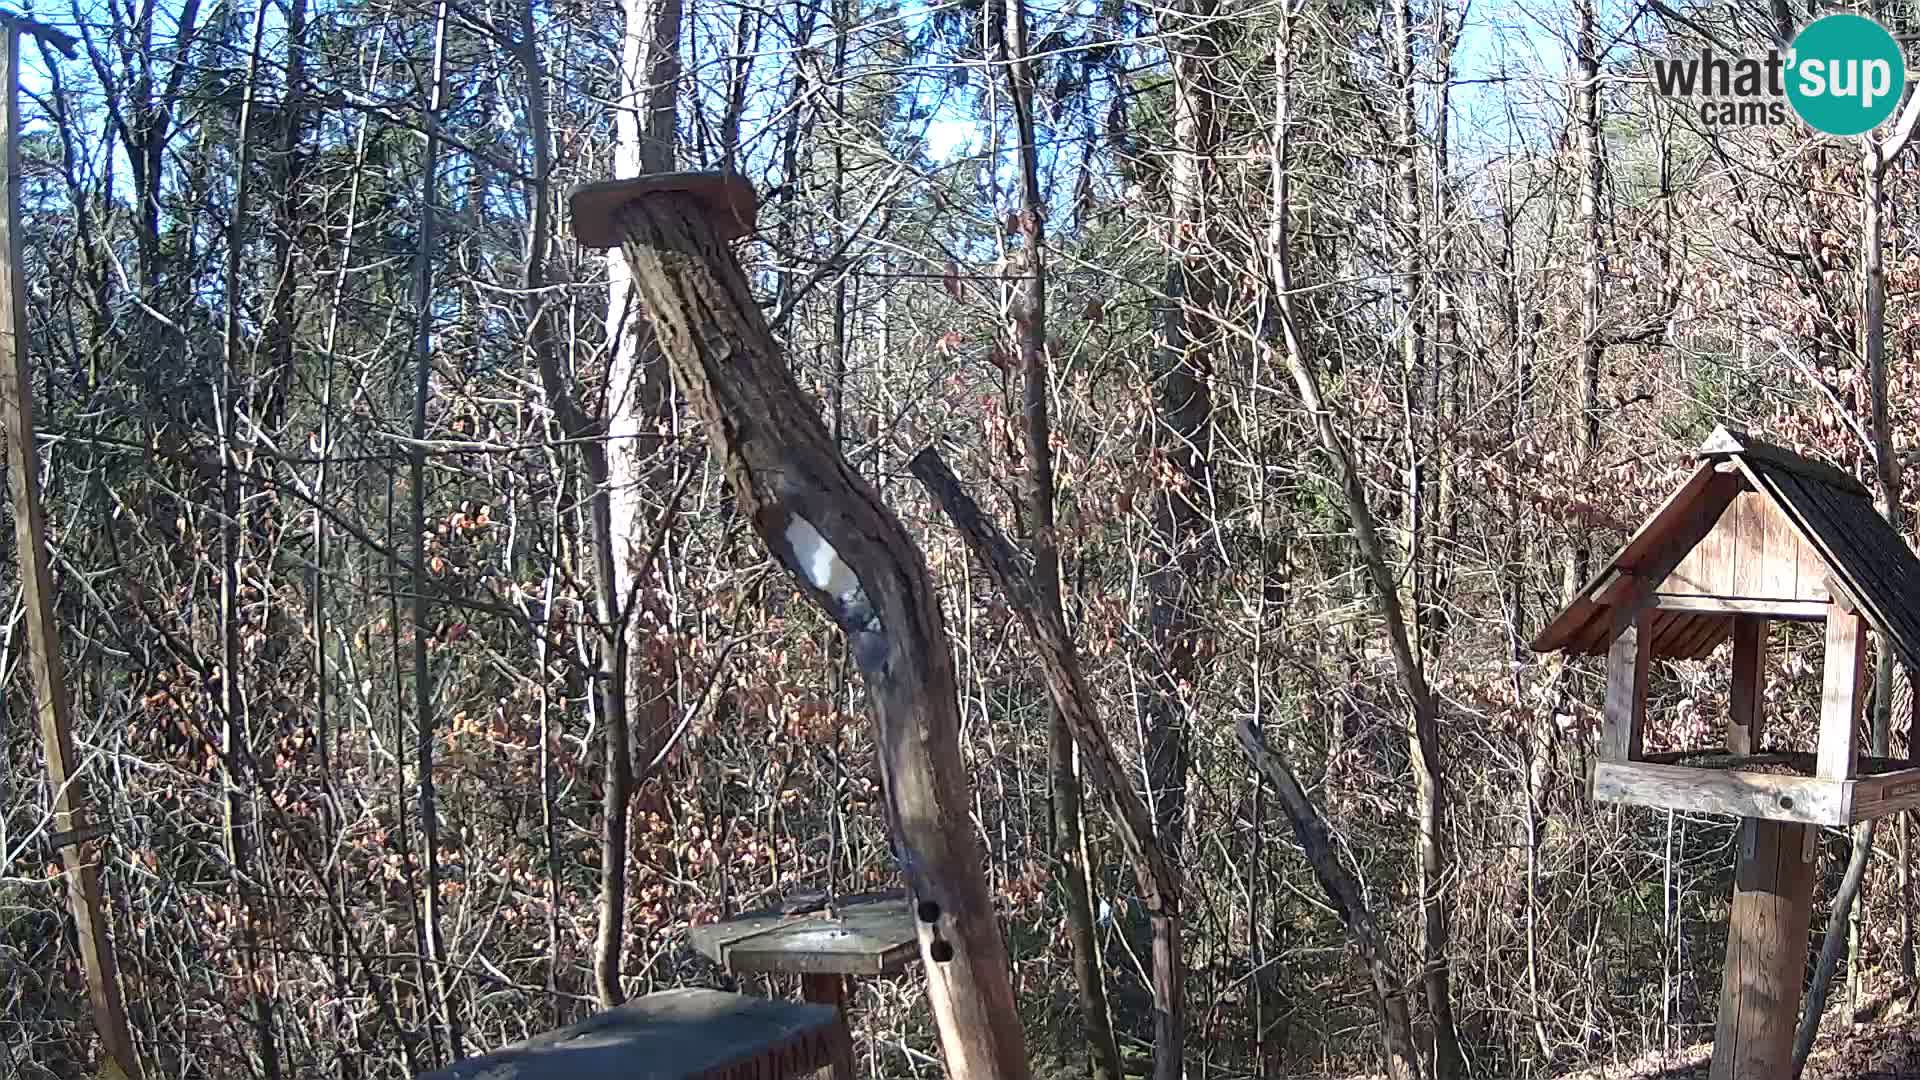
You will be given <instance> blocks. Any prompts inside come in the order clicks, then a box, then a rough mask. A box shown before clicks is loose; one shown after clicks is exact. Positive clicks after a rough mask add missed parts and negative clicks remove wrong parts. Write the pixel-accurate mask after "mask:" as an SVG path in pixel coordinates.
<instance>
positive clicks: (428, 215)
mask: <svg viewBox="0 0 1920 1080" xmlns="http://www.w3.org/2000/svg"><path fill="white" fill-rule="evenodd" d="M446 40H447V0H441V2H440V3H439V4H438V5H437V6H436V8H435V11H434V21H433V71H432V74H431V76H430V78H431V80H432V85H431V86H430V88H429V91H428V99H427V112H426V118H425V125H426V129H427V145H426V151H425V163H424V166H423V175H422V177H421V180H420V196H421V197H420V240H419V248H418V250H416V251H415V252H414V264H413V302H414V320H415V322H414V336H413V363H414V367H413V443H412V445H411V447H410V450H409V454H408V457H409V461H408V466H409V476H408V484H407V488H408V494H409V496H410V509H411V526H410V531H411V532H412V540H413V586H412V588H413V598H412V603H411V607H412V612H411V614H412V623H413V644H412V655H413V724H414V743H415V756H416V768H417V769H418V773H419V779H418V782H417V796H416V797H417V798H418V800H419V807H420V849H421V850H420V861H421V869H422V870H423V872H424V875H425V878H426V882H425V884H426V889H425V893H426V896H425V898H424V907H425V909H426V912H425V922H426V936H427V960H428V963H429V964H430V965H431V968H432V981H431V983H430V984H429V988H428V989H429V991H430V993H431V995H432V997H433V998H435V999H437V1000H438V1001H439V1005H440V1010H441V1012H442V1015H443V1016H444V1018H445V1020H446V1024H447V1054H448V1058H447V1060H449V1061H458V1060H460V1059H461V1058H462V1057H464V1056H465V1051H464V1048H463V1045H462V1044H463V1042H464V1040H463V1039H462V1037H461V1030H460V1028H461V1025H460V1018H459V1010H458V1009H456V1008H455V1007H454V1003H453V999H452V996H451V990H450V986H449V981H448V975H447V944H446V940H445V939H444V938H443V937H442V936H441V933H440V903H441V899H440V809H439V805H438V797H437V795H436V793H435V791H434V786H433V737H434V736H433V716H434V707H433V702H434V691H433V669H432V666H431V665H430V664H429V663H428V660H427V639H428V638H430V637H431V636H432V635H433V606H432V604H431V602H430V593H431V589H432V586H431V585H429V584H428V582H427V579H426V574H427V552H426V535H427V530H428V528H429V526H428V524H427V449H426V438H427V401H428V399H429V398H430V397H431V395H432V392H433V389H432V386H433V244H434V227H435V224H436V222H435V216H436V215H435V213H434V204H435V202H436V201H437V200H438V199H439V197H440V191H439V187H440V185H439V179H440V110H441V109H442V108H443V107H444V97H445V94H446V65H447V59H446Z"/></svg>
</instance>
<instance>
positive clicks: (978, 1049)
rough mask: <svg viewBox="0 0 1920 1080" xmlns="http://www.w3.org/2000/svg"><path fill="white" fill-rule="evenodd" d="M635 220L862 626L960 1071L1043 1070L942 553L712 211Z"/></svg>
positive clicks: (802, 556)
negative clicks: (977, 764)
mask: <svg viewBox="0 0 1920 1080" xmlns="http://www.w3.org/2000/svg"><path fill="white" fill-rule="evenodd" d="M620 224H621V227H622V230H623V235H624V236H625V242H624V244H623V250H624V252H625V255H626V259H627V262H628V264H629V266H630V267H631V269H632V271H633V278H634V281H635V283H636V285H637V287H638V289H639V292H640V295H641V297H642V299H643V300H644V302H645V303H644V308H645V311H646V314H647V318H648V319H649V320H650V321H651V323H652V324H653V327H654V330H655V332H656V335H657V339H658V341H659V343H660V345H661V348H662V350H663V351H664V352H665V354H666V357H667V360H668V363H669V364H670V365H671V368H672V371H673V375H674V379H675V382H676V384H677V385H678V387H679V389H680V391H681V393H682V394H684V395H685V397H686V398H687V400H688V401H689V403H690V404H691V405H692V406H693V409H694V412H695V413H696V414H697V415H698V416H699V418H700V420H701V421H702V425H703V427H704V428H705V429H706V431H707V436H708V439H709V441H710V446H711V448H712V451H713V454H714V456H715V457H716V458H717V459H718V460H719V463H720V465H721V467H722V469H723V471H724V472H725V474H726V476H727V479H728V481H729V483H730V485H731V486H732V489H733V492H734V496H735V499H736V500H737V505H738V508H739V512H740V514H741V515H742V516H743V517H744V518H745V519H746V520H747V521H748V522H750V523H751V524H752V527H753V528H754V530H755V532H756V533H757V534H758V535H759V536H760V538H761V540H762V541H763V542H764V543H765V544H766V546H767V549H768V551H769V552H770V553H771V554H773V555H774V557H775V558H777V559H779V560H780V561H781V563H782V564H783V565H785V566H786V568H787V569H788V571H789V572H790V573H792V574H793V576H794V578H795V580H796V582H797V583H798V584H799V585H800V587H801V591H802V592H803V593H804V594H805V595H806V596H807V597H808V598H809V599H810V600H812V601H813V602H814V603H815V604H817V605H818V606H819V607H820V608H821V609H822V610H823V611H824V612H826V614H827V615H828V616H829V617H830V618H831V619H833V621H834V622H835V623H836V624H837V625H839V627H840V628H841V630H842V631H843V632H845V634H846V635H847V638H848V644H849V646H850V651H851V653H852V655H853V658H854V662H855V664H856V665H857V666H858V667H859V668H860V671H861V673H862V675H863V676H864V677H865V679H866V683H867V691H868V694H869V695H870V697H871V699H872V701H873V703H874V708H875V712H876V714H877V716H878V721H879V739H878V742H879V748H880V754H879V757H880V766H881V777H882V780H883V782H884V785H885V789H886V798H887V813H888V817H889V825H890V827H891V828H890V831H891V835H892V837H893V844H894V855H895V858H896V859H897V861H898V862H899V865H900V867H901V870H902V871H903V873H904V874H905V876H906V880H907V884H908V888H909V889H910V891H911V894H912V898H913V900H914V902H915V912H916V915H917V916H918V918H917V926H918V928H919V936H920V950H921V956H922V958H923V959H924V960H925V962H926V968H927V975H928V989H927V993H928V997H929V998H930V999H931V1001H932V1004H933V1011H934V1019H935V1023H936V1025H937V1026H938V1028H939V1032H940V1040H941V1044H942V1047H943V1048H944V1049H945V1051H946V1057H947V1061H946V1064H947V1068H948V1070H949V1072H950V1073H951V1074H952V1075H953V1076H954V1077H956V1078H959V1080H979V1078H988V1077H992V1078H1007V1080H1026V1077H1028V1075H1029V1072H1028V1067H1027V1060H1026V1048H1025V1042H1024V1037H1023V1035H1022V1032H1021V1030H1020V1019H1019V1015H1018V1013H1017V1012H1016V1011H1015V1007H1014V1000H1013V987H1012V984H1011V982H1010V980H1009V976H1008V971H1007V953H1006V946H1005V944H1004V942H1003V941H1002V939H1001V935H1000V927H999V924H998V922H997V921H996V918H995V913H994V907H993V901H992V898H991V896H990V895H989V894H988V890H987V881H986V876H985V874H984V873H983V871H982V869H981V866H982V863H983V861H984V852H983V851H982V850H981V847H980V842H979V838H978V837H977V835H976V834H975V832H974V829H973V826H972V822H971V818H970V816H969V812H968V805H969V804H968V801H967V798H966V790H965V785H964V783H963V781H962V778H963V777H964V776H965V775H966V772H965V771H964V769H965V767H964V765H963V764H962V760H961V756H960V745H959V703H958V698H957V691H956V687H955V683H954V673H953V660H952V655H951V652H950V651H949V648H948V643H947V635H946V626H945V622H944V620H943V617H942V615H941V611H940V604H939V598H938V595H937V594H936V593H935V591H934V589H933V585H932V582H931V581H930V580H929V578H928V575H927V570H926V563H925V560H924V559H923V558H922V556H921V554H920V551H919V549H918V548H917V547H915V546H914V544H913V542H912V541H911V540H910V539H909V538H908V536H907V534H906V530H905V529H904V528H902V527H901V525H900V523H899V521H898V519H897V518H895V517H894V515H893V513H892V512H891V511H890V510H888V509H887V508H886V506H885V505H884V504H883V503H882V502H881V501H880V498H879V495H878V493H877V492H876V491H875V490H874V488H873V486H872V485H871V484H870V483H869V482H868V481H867V480H866V479H865V478H863V477H862V476H860V474H859V473H858V472H857V471H856V470H855V469H854V468H853V467H852V465H850V464H849V463H848V462H847V460H846V458H845V457H844V456H842V455H841V454H840V452H839V450H838V449H837V448H836V447H835V446H834V444H833V441H832V437H831V436H830V435H829V434H828V432H827V430H826V427H825V425H824V424H823V423H822V422H821V418H820V412H819V409H818V406H817V404H816V403H814V402H812V401H809V400H808V399H807V398H806V397H805V395H804V394H803V392H802V391H801V389H800V387H799V384H798V383H797V382H796V381H795V380H794V377H793V373H792V372H791V370H789V369H788V367H787V366H786V364H785V361H784V358H783V357H782V356H781V354H780V351H779V349H778V347H777V346H776V345H775V344H774V342H773V339H772V336H771V334H770V333H769V331H768V328H767V323H766V319H765V316H764V315H763V314H762V313H761V311H760V309H759V307H758V306H757V305H756V304H755V303H754V301H753V298H752V294H751V292H750V291H749V287H748V284H747V280H746V277H745V275H744V274H742V272H741V270H740V267H739V266H738V264H736V263H735V262H734V260H733V256H732V254H731V253H730V252H728V251H727V250H726V248H725V247H724V245H723V243H722V241H721V240H720V238H719V235H718V234H717V232H716V231H715V228H714V226H713V223H712V222H711V221H710V220H709V218H708V216H707V211H706V209H705V207H703V206H702V205H701V204H700V203H699V202H697V201H696V200H695V199H694V198H692V197H691V196H688V195H685V194H677V193H664V194H653V195H649V196H645V197H643V198H642V199H641V200H639V201H637V202H634V203H630V204H629V205H628V206H627V207H626V208H625V209H624V210H623V211H622V213H621V216H620ZM829 568H831V571H832V572H831V573H829V572H828V571H829ZM849 578H850V579H851V582H849ZM829 587H831V588H833V589H834V590H836V591H831V592H830V591H828V589H829Z"/></svg>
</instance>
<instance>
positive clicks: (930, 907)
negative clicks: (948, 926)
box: [916, 900, 940, 922]
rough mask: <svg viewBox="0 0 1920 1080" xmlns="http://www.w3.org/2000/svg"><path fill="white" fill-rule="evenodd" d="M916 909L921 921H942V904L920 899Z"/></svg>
mask: <svg viewBox="0 0 1920 1080" xmlns="http://www.w3.org/2000/svg"><path fill="white" fill-rule="evenodd" d="M916 910H917V913H918V914H919V916H920V921H921V922H939V921H940V905H939V904H936V903H934V902H933V901H931V900H922V901H920V906H919V908H918V909H916Z"/></svg>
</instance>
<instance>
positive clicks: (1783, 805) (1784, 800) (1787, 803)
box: [1780, 795, 1793, 810]
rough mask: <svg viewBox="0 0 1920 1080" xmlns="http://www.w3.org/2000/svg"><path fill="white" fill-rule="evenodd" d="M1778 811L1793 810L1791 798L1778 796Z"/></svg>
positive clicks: (1789, 796)
mask: <svg viewBox="0 0 1920 1080" xmlns="http://www.w3.org/2000/svg"><path fill="white" fill-rule="evenodd" d="M1780 809H1782V810H1791V809H1793V796H1791V795H1782V796H1780Z"/></svg>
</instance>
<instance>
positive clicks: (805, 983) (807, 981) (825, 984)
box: [800, 974, 853, 1080]
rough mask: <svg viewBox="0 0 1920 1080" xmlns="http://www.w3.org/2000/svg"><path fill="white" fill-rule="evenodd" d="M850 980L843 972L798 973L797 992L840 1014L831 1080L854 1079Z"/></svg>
mask: <svg viewBox="0 0 1920 1080" xmlns="http://www.w3.org/2000/svg"><path fill="white" fill-rule="evenodd" d="M851 981H852V980H850V979H849V978H848V977H847V976H845V975H818V974H807V975H802V976H800V996H801V997H803V998H805V999H806V1000H808V1001H810V1002H813V1003H814V1004H816V1005H831V1006H832V1007H833V1013H834V1015H835V1016H836V1017H838V1018H839V1023H838V1024H837V1025H836V1027H837V1029H838V1030H836V1031H835V1032H834V1037H833V1045H832V1047H831V1050H832V1054H833V1080H853V1032H852V1031H851V1030H850V1029H849V1027H848V1025H847V998H848V996H849V994H850V992H851V987H850V986H849V985H848V984H849V983H850V982H851Z"/></svg>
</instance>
